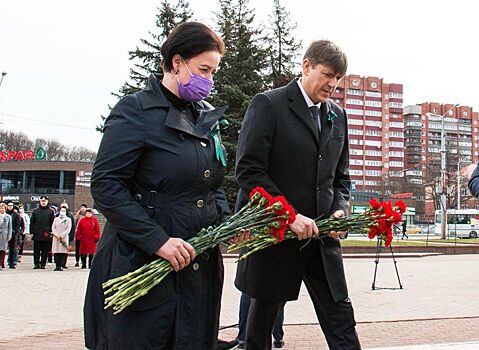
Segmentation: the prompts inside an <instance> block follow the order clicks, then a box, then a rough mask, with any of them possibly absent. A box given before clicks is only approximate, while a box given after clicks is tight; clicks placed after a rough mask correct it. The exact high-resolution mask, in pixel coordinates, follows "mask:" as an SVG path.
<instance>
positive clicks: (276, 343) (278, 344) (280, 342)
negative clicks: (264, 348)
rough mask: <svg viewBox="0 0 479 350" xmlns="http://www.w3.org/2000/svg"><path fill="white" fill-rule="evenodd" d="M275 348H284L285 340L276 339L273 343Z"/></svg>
mask: <svg viewBox="0 0 479 350" xmlns="http://www.w3.org/2000/svg"><path fill="white" fill-rule="evenodd" d="M273 346H274V347H275V348H276V349H279V348H282V347H283V346H284V340H283V339H275V340H274V342H273Z"/></svg>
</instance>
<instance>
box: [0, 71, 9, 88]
mask: <svg viewBox="0 0 479 350" xmlns="http://www.w3.org/2000/svg"><path fill="white" fill-rule="evenodd" d="M5 75H7V72H2V78H1V79H0V86H2V81H3V77H4V76H5Z"/></svg>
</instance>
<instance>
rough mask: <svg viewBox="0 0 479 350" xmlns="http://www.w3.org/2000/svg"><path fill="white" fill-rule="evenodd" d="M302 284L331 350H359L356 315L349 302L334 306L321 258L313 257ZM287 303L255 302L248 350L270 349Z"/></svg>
mask: <svg viewBox="0 0 479 350" xmlns="http://www.w3.org/2000/svg"><path fill="white" fill-rule="evenodd" d="M303 282H304V283H305V285H306V288H307V289H308V292H309V295H310V297H311V300H312V302H313V305H314V309H315V311H316V316H317V317H318V321H319V324H320V326H321V329H322V331H323V333H324V336H325V337H326V341H327V342H328V346H329V348H330V349H333V350H359V349H361V345H360V344H359V339H358V335H357V333H356V329H355V326H356V321H355V320H354V311H353V307H352V305H351V302H350V300H349V299H347V300H342V301H339V302H335V301H334V299H333V297H332V295H331V291H330V289H329V285H328V281H327V280H326V277H325V273H324V268H323V263H322V259H321V254H320V253H319V252H318V253H317V254H313V255H312V257H311V259H310V260H309V261H308V265H307V268H306V271H305V274H304V276H303ZM284 304H285V302H284V301H270V300H264V299H252V300H251V306H250V310H249V314H248V322H247V325H246V339H245V349H246V350H269V349H271V330H272V328H273V324H274V322H275V320H276V317H277V315H278V311H279V310H280V309H281V308H282V307H283V306H284Z"/></svg>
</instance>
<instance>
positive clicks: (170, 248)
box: [155, 237, 195, 272]
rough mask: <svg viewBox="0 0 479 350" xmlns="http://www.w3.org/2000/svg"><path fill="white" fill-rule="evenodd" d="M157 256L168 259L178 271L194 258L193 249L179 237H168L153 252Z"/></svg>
mask: <svg viewBox="0 0 479 350" xmlns="http://www.w3.org/2000/svg"><path fill="white" fill-rule="evenodd" d="M155 254H156V255H158V256H159V257H161V258H163V259H165V260H168V261H169V262H170V264H171V266H173V269H174V270H175V271H176V272H178V271H180V270H182V269H184V268H185V267H186V266H188V265H189V264H190V262H191V261H192V260H193V259H194V258H195V249H194V248H193V247H192V246H191V244H189V243H188V242H185V241H184V240H182V239H181V238H173V237H172V238H170V239H169V240H167V241H166V243H165V244H163V245H162V246H161V247H160V249H158V250H157V251H156V252H155Z"/></svg>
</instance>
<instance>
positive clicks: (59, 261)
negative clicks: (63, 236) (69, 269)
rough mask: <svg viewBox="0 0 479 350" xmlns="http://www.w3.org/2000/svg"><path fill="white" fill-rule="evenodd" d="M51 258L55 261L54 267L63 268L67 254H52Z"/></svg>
mask: <svg viewBox="0 0 479 350" xmlns="http://www.w3.org/2000/svg"><path fill="white" fill-rule="evenodd" d="M53 258H54V259H55V267H56V268H63V267H64V266H65V261H66V260H67V259H66V258H67V254H65V253H54V254H53Z"/></svg>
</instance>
